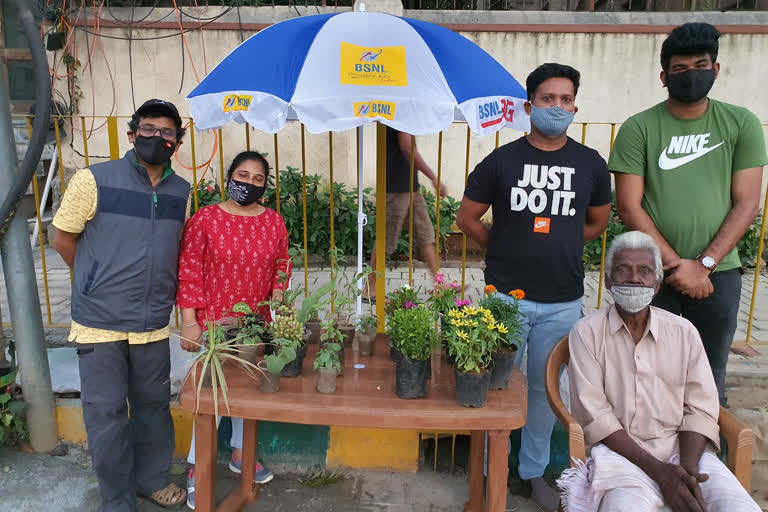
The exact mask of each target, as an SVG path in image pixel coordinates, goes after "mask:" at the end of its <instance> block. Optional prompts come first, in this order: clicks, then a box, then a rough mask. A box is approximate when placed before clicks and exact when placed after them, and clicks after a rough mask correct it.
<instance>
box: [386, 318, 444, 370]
mask: <svg viewBox="0 0 768 512" xmlns="http://www.w3.org/2000/svg"><path fill="white" fill-rule="evenodd" d="M433 323H434V316H433V314H432V312H431V311H430V310H428V309H427V308H426V307H425V306H424V305H420V306H417V305H412V306H405V307H404V308H403V309H398V310H397V311H394V312H393V313H392V314H391V315H390V316H389V317H388V322H387V327H388V329H387V334H389V339H390V340H391V341H392V346H394V347H395V348H396V349H397V350H398V351H399V352H400V353H401V354H403V355H404V356H405V357H407V358H409V359H413V360H415V361H424V360H426V359H429V357H430V355H431V354H432V346H433V345H434V343H435V330H434V328H433Z"/></svg>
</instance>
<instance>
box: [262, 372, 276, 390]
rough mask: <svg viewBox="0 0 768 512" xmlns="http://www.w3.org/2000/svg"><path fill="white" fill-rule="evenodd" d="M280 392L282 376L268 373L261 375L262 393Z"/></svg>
mask: <svg viewBox="0 0 768 512" xmlns="http://www.w3.org/2000/svg"><path fill="white" fill-rule="evenodd" d="M278 391H280V375H274V374H272V373H270V372H268V371H265V372H264V373H262V374H261V392H262V393H277V392H278Z"/></svg>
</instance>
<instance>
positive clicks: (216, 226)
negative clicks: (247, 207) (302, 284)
mask: <svg viewBox="0 0 768 512" xmlns="http://www.w3.org/2000/svg"><path fill="white" fill-rule="evenodd" d="M290 269H291V263H290V257H289V256H288V231H287V230H286V229H285V223H284V222H283V218H282V217H281V216H280V214H279V213H277V212H276V211H274V210H270V209H269V208H267V209H266V210H265V211H264V213H262V214H261V215H259V216H257V217H246V216H242V215H233V214H231V213H227V212H225V211H224V210H222V209H221V208H220V207H219V206H218V205H211V206H206V207H205V208H201V209H200V210H199V211H198V212H197V213H196V214H195V215H194V216H192V218H191V219H189V221H187V225H186V226H185V227H184V235H183V237H182V239H181V253H180V256H179V288H178V292H177V295H176V303H177V304H178V306H179V307H180V308H195V309H196V310H197V311H196V317H197V322H198V323H199V324H200V325H201V326H202V327H203V329H205V328H206V325H205V321H206V318H208V319H211V320H219V319H220V318H223V317H227V316H239V315H238V314H236V313H232V306H234V305H235V304H237V303H238V302H245V303H246V304H248V305H249V306H250V307H251V309H253V310H254V311H257V312H258V313H260V314H262V315H264V317H265V318H266V319H267V320H271V318H270V314H269V307H268V306H261V307H257V306H256V305H257V304H258V303H259V302H261V301H264V300H268V299H269V298H270V296H271V295H272V290H274V289H278V288H279V289H284V288H285V287H286V286H287V279H286V281H285V282H284V283H279V282H278V280H279V279H280V276H279V275H278V270H282V271H284V272H290Z"/></svg>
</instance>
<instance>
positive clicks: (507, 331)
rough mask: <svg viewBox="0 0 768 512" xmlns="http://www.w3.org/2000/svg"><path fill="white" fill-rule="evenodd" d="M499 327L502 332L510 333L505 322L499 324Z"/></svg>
mask: <svg viewBox="0 0 768 512" xmlns="http://www.w3.org/2000/svg"><path fill="white" fill-rule="evenodd" d="M498 327H499V332H500V333H501V334H508V333H509V329H507V328H506V327H505V326H504V324H499V326H498Z"/></svg>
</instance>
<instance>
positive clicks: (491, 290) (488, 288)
mask: <svg viewBox="0 0 768 512" xmlns="http://www.w3.org/2000/svg"><path fill="white" fill-rule="evenodd" d="M483 291H484V292H485V294H486V295H490V294H492V293H496V287H495V286H493V285H492V284H489V285H488V286H486V287H485V290H483Z"/></svg>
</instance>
